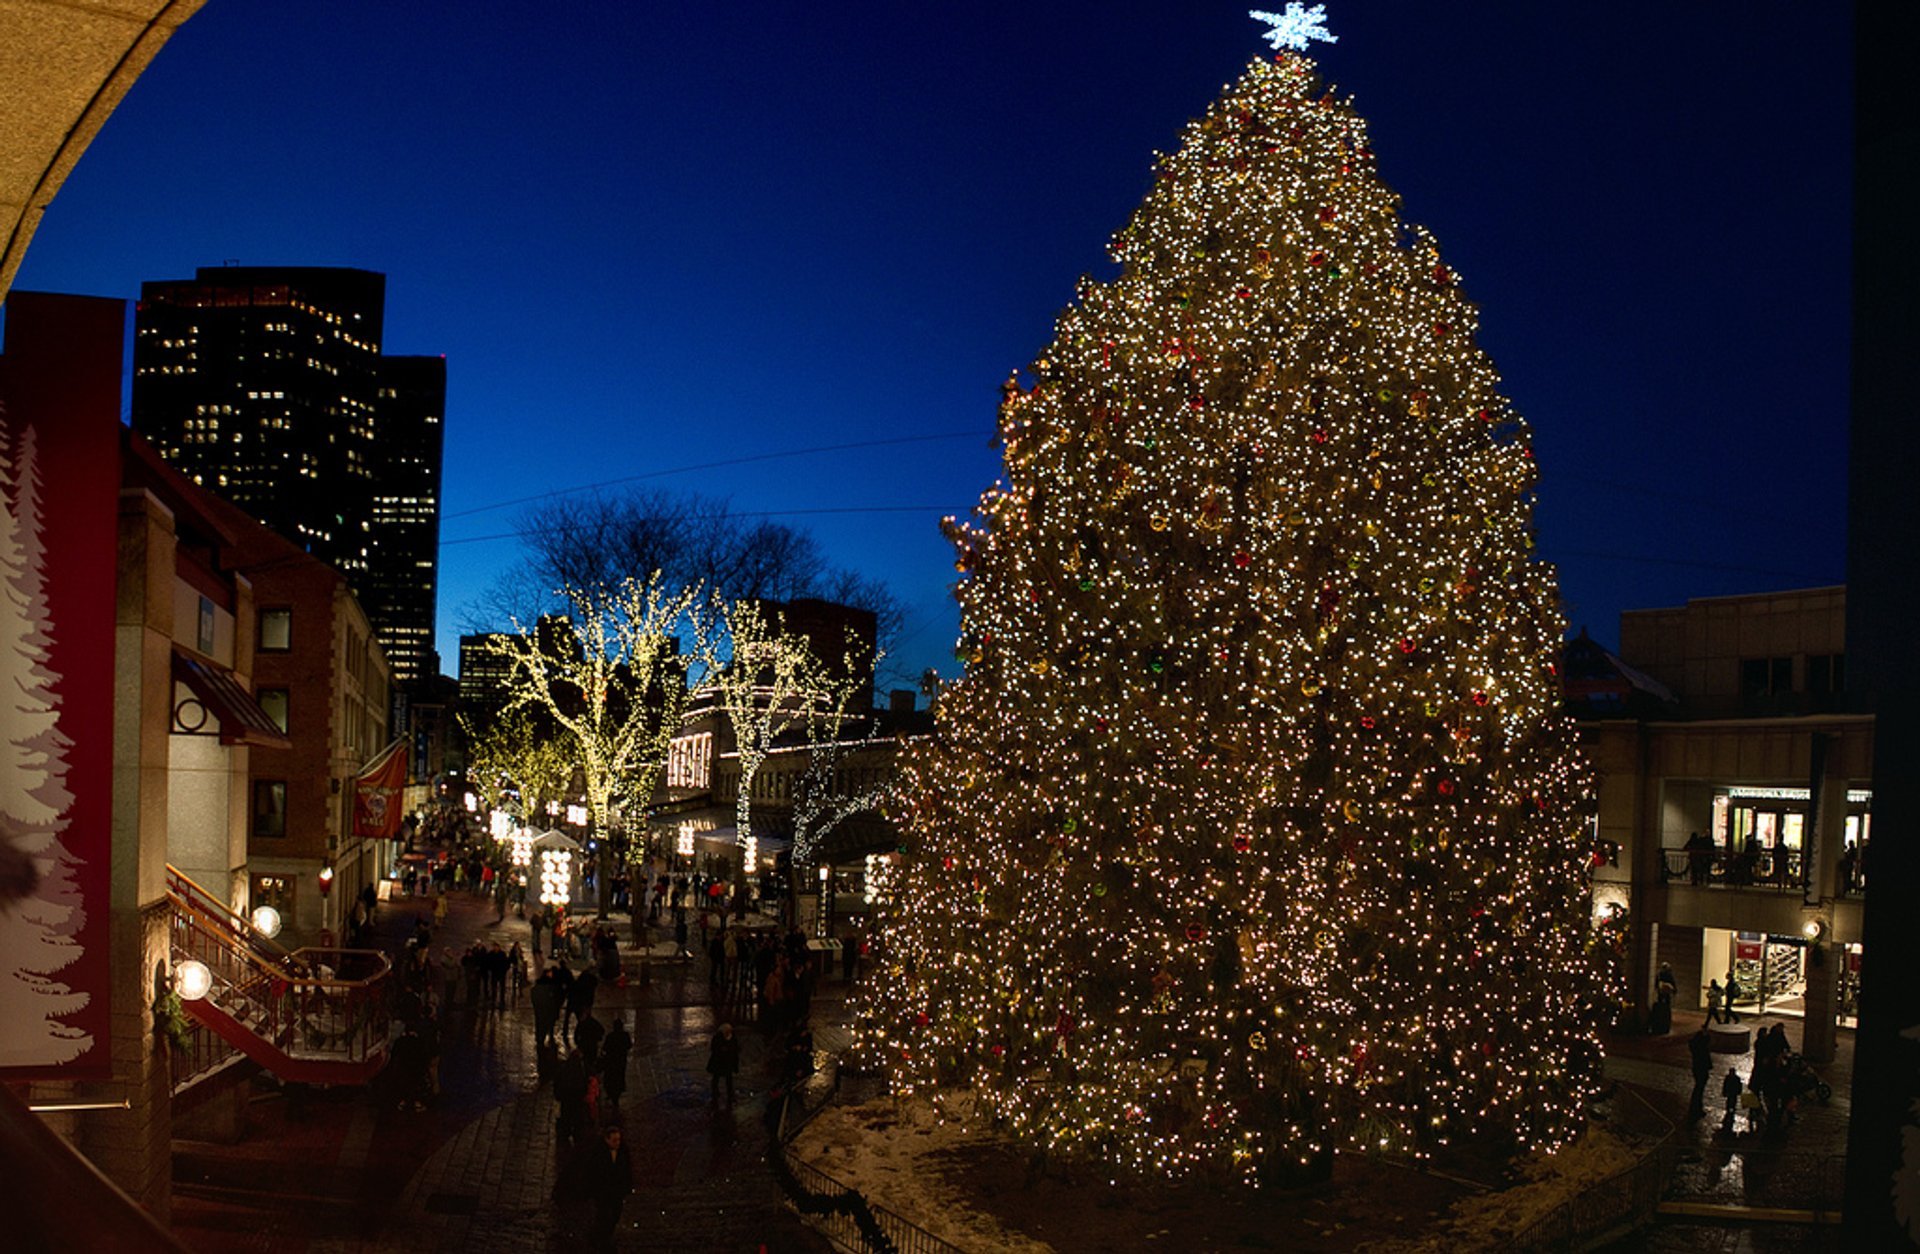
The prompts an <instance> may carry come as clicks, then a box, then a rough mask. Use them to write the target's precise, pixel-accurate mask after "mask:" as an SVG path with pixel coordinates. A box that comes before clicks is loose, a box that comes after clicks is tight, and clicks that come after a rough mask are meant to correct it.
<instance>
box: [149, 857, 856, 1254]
mask: <svg viewBox="0 0 1920 1254" xmlns="http://www.w3.org/2000/svg"><path fill="white" fill-rule="evenodd" d="M447 902H448V906H449V917H448V920H447V923H446V925H445V926H444V927H442V928H441V929H440V930H439V931H437V932H436V933H435V934H434V936H433V945H434V948H435V949H436V950H437V949H439V948H440V947H441V946H443V945H444V946H447V947H449V948H451V949H452V950H453V951H454V953H455V954H458V953H459V952H461V951H463V950H465V948H466V947H467V946H468V945H469V944H471V943H472V941H473V940H475V939H476V938H478V939H481V940H485V941H487V942H488V943H491V942H492V941H494V940H499V941H500V942H501V944H502V945H510V944H511V943H512V942H513V941H514V940H518V941H520V943H521V945H522V947H523V948H525V947H526V946H527V944H528V941H529V939H530V936H529V930H528V926H527V924H526V922H525V921H524V920H520V919H517V918H515V917H514V915H513V913H512V912H511V911H509V912H508V913H507V915H506V917H505V919H503V920H501V921H500V922H498V923H496V922H495V919H494V907H493V905H492V904H491V903H489V902H486V901H484V900H482V899H480V898H477V897H473V896H469V895H467V894H465V893H458V892H456V893H453V894H450V895H449V896H448V897H447ZM432 905H433V903H432V900H431V899H429V898H412V899H406V898H402V899H399V900H395V901H391V902H382V903H381V905H380V908H379V911H378V915H377V919H376V937H377V941H378V943H379V944H381V946H382V947H384V948H387V949H388V950H389V951H390V952H393V951H398V949H399V948H400V947H401V946H403V945H404V943H405V938H406V937H408V936H410V935H411V934H412V931H413V927H414V923H415V920H416V919H418V918H422V917H425V918H428V919H429V920H430V919H431V911H432ZM617 924H618V926H619V928H620V931H621V933H622V939H623V941H630V940H631V938H630V936H628V934H627V925H626V919H625V918H624V916H618V917H617ZM671 950H672V945H671V944H670V943H668V944H665V945H657V946H655V949H654V952H655V953H656V954H658V955H662V956H664V955H666V954H669V953H670V952H671ZM622 957H623V962H624V964H625V966H626V967H627V969H628V970H629V971H630V972H637V969H638V961H637V959H638V957H639V954H638V951H636V950H634V949H633V948H632V947H631V945H630V944H629V945H628V947H626V948H625V949H624V950H623V955H622ZM649 968H650V975H651V978H650V979H649V981H648V982H647V983H645V984H644V985H643V984H641V983H640V982H639V981H638V980H637V979H632V980H630V981H629V984H628V986H627V987H626V988H607V987H605V986H603V987H602V989H601V991H600V994H599V996H598V997H597V998H596V1000H595V1003H594V1015H595V1017H596V1018H599V1019H600V1020H601V1022H603V1023H609V1024H610V1023H611V1022H612V1019H611V1016H612V1015H614V1014H620V1015H622V1016H624V1017H625V1018H626V1021H627V1023H628V1026H629V1029H630V1030H631V1031H632V1032H633V1037H634V1048H633V1055H632V1059H631V1066H630V1070H629V1073H628V1090H627V1093H626V1096H625V1098H624V1100H623V1101H622V1103H621V1104H620V1107H619V1108H618V1114H617V1115H616V1116H614V1117H615V1118H617V1119H618V1120H619V1122H621V1124H622V1126H623V1127H624V1129H625V1130H626V1133H627V1137H626V1140H627V1144H628V1147H629V1151H630V1153H631V1154H632V1156H633V1160H634V1175H635V1180H636V1184H635V1189H634V1193H633V1195H632V1196H631V1197H630V1198H629V1199H628V1201H627V1205H626V1210H625V1212H624V1216H623V1219H622V1223H621V1228H620V1230H619V1232H618V1234H617V1247H618V1248H619V1249H622V1250H645V1251H648V1252H649V1254H653V1252H659V1254H733V1252H735V1251H745V1252H746V1254H757V1252H758V1251H760V1250H761V1249H762V1248H763V1247H764V1248H765V1249H766V1250H768V1251H770V1252H772V1254H784V1252H786V1251H795V1252H798V1254H811V1252H813V1251H825V1250H827V1249H829V1248H830V1247H829V1246H828V1245H827V1243H826V1241H825V1240H824V1239H823V1238H821V1237H820V1236H819V1235H818V1234H817V1233H815V1232H814V1231H813V1230H812V1229H811V1228H809V1227H807V1226H806V1225H805V1223H804V1222H803V1221H802V1220H801V1219H800V1218H799V1217H798V1216H797V1215H795V1214H794V1213H793V1212H792V1211H791V1210H790V1209H788V1208H787V1207H786V1206H785V1205H784V1203H783V1201H782V1199H781V1196H780V1194H779V1191H778V1189H777V1187H776V1186H775V1184H774V1183H773V1179H772V1176H771V1174H770V1173H769V1171H768V1169H767V1167H766V1165H765V1163H764V1162H763V1160H762V1155H763V1153H764V1151H765V1148H766V1146H767V1143H768V1136H767V1133H766V1131H765V1130H764V1128H763V1127H762V1124H761V1119H760V1116H761V1113H762V1111H763V1110H764V1109H765V1094H766V1090H767V1088H768V1086H769V1084H770V1082H771V1080H772V1068H773V1066H774V1065H775V1061H774V1059H773V1058H772V1057H771V1050H770V1048H769V1043H768V1041H767V1040H766V1038H765V1037H763V1035H762V1034H761V1032H760V1031H759V1030H758V1028H757V1027H755V1026H753V1025H744V1026H743V1029H742V1031H741V1033H740V1036H741V1039H742V1041H743V1049H742V1063H741V1070H740V1075H739V1085H740V1087H739V1094H738V1100H737V1102H736V1105H735V1106H734V1108H733V1109H732V1110H726V1109H720V1110H714V1109H713V1108H712V1107H711V1106H710V1104H709V1101H708V1084H707V1076H706V1054H707V1040H708V1038H709V1037H710V1036H711V1035H712V1032H713V1028H714V1025H715V1022H716V1019H715V1010H714V1008H713V1006H712V1005H711V1003H710V997H709V989H708V981H707V973H706V961H705V959H704V957H699V958H696V959H694V960H693V961H692V962H686V961H682V962H678V963H675V962H671V961H660V960H655V961H653V962H651V963H650V964H649ZM836 987H837V986H835V985H832V984H829V985H828V989H829V991H828V992H827V994H825V995H823V996H821V997H819V998H816V1002H815V1014H814V1020H815V1023H816V1025H817V1027H816V1032H817V1035H818V1036H819V1037H820V1038H822V1039H821V1044H822V1045H827V1044H830V1043H831V1042H832V1039H833V1037H834V1036H835V1033H836V1031H837V1029H836V1028H834V1027H833V1026H832V1025H833V1023H834V1016H836V1015H837V1013H838V1009H839V1007H838V1003H837V1000H836V994H835V992H834V991H833V990H834V989H835V988H836ZM441 1038H442V1058H441V1071H440V1075H441V1094H440V1097H439V1098H438V1100H437V1101H436V1102H435V1103H434V1104H433V1106H432V1107H431V1108H430V1109H429V1110H428V1111H426V1112H425V1113H419V1112H414V1111H401V1110H397V1109H395V1108H394V1104H393V1103H392V1102H390V1101H388V1100H386V1099H385V1098H384V1096H383V1095H382V1094H381V1090H380V1089H379V1088H378V1087H376V1088H375V1089H374V1090H372V1091H370V1092H363V1091H358V1090H339V1091H331V1092H316V1093H311V1094H300V1093H293V1094H287V1095H280V1094H275V1093H272V1092H271V1091H263V1092H262V1094H261V1096H259V1097H257V1098H256V1099H255V1101H254V1102H253V1103H252V1107H251V1112H250V1115H249V1119H248V1132H247V1135H246V1137H245V1138H244V1139H243V1140H242V1141H241V1142H240V1143H239V1144H237V1145H218V1144H213V1143H207V1142H185V1141H182V1142H177V1143H176V1146H175V1165H174V1180H175V1204H174V1228H175V1231H176V1233H177V1234H178V1235H179V1236H180V1238H181V1239H182V1240H183V1241H184V1242H186V1244H187V1245H188V1246H189V1247H190V1248H192V1249H194V1250H196V1251H199V1252H201V1254H226V1252H228V1251H266V1250H271V1251H274V1252H275V1254H280V1252H282V1251H288V1252H295V1254H297V1252H300V1251H306V1252H308V1254H375V1252H384V1251H405V1252H406V1254H431V1252H433V1251H454V1250H460V1251H474V1252H477V1254H487V1252H489V1251H503V1252H508V1254H519V1252H522V1251H525V1252H533V1251H555V1250H577V1249H583V1248H585V1247H584V1245H583V1244H582V1243H581V1242H580V1241H579V1240H577V1239H576V1238H575V1237H573V1236H572V1235H571V1233H570V1231H569V1229H568V1227H567V1225H566V1223H565V1222H563V1217H562V1216H560V1215H558V1214H557V1213H556V1210H555V1207H554V1205H553V1203H552V1201H551V1200H550V1199H551V1196H552V1191H553V1179H554V1174H555V1170H556V1167H557V1165H558V1162H559V1158H560V1150H559V1149H558V1147H557V1146H556V1144H555V1134H554V1115H555V1112H556V1107H555V1105H554V1102H553V1100H552V1095H551V1092H550V1089H549V1087H548V1086H547V1085H546V1084H545V1083H543V1082H542V1081H541V1080H540V1078H539V1075H538V1068H537V1064H536V1059H535V1050H534V1033H533V1012H532V1009H531V1006H530V1004H529V1002H528V999H527V997H526V995H525V994H524V993H523V994H522V995H521V996H520V997H519V999H518V1001H517V1004H511V1005H510V1006H509V1008H508V1009H506V1010H504V1011H491V1010H485V1009H482V1010H479V1011H469V1010H467V1009H465V1008H464V1007H462V1006H459V1005H458V1004H455V1005H454V1006H452V1007H450V1008H449V1010H448V1012H447V1013H446V1014H445V1016H444V1017H443V1022H442V1024H441ZM602 1114H603V1115H608V1114H611V1108H603V1111H602Z"/></svg>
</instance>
